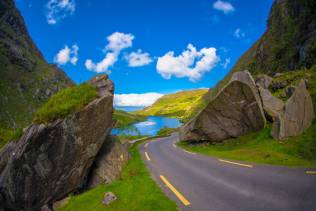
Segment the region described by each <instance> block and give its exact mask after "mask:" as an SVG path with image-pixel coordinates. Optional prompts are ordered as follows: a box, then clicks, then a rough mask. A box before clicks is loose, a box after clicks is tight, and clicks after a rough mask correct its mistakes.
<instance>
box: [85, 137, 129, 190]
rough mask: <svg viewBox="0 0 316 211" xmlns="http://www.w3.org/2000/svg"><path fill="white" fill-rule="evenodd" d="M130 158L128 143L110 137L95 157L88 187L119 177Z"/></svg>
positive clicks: (109, 181)
mask: <svg viewBox="0 0 316 211" xmlns="http://www.w3.org/2000/svg"><path fill="white" fill-rule="evenodd" d="M128 159H129V153H128V144H127V143H126V144H121V143H120V141H119V140H118V139H117V138H114V137H112V136H111V137H109V138H108V139H107V141H105V142H104V144H103V146H102V147H101V149H100V151H99V153H98V155H97V157H96V159H95V162H94V164H93V168H92V171H91V176H90V178H89V180H88V187H89V188H92V187H95V186H97V185H99V184H108V183H111V182H113V181H114V180H116V179H119V177H120V175H121V170H122V167H123V166H124V164H125V163H126V162H127V161H128Z"/></svg>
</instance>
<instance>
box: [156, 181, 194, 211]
mask: <svg viewBox="0 0 316 211" xmlns="http://www.w3.org/2000/svg"><path fill="white" fill-rule="evenodd" d="M160 179H161V180H162V181H163V182H164V183H165V184H166V185H167V187H168V188H169V189H170V190H171V191H172V192H173V193H174V194H175V195H176V196H177V197H178V199H179V200H180V201H181V202H182V203H183V204H184V206H188V205H190V202H189V201H188V200H187V199H186V198H185V197H184V196H183V195H182V194H181V193H180V192H179V191H177V189H175V187H173V186H172V185H171V184H170V182H169V181H168V180H167V179H166V178H165V177H164V176H163V175H160Z"/></svg>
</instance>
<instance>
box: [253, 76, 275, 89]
mask: <svg viewBox="0 0 316 211" xmlns="http://www.w3.org/2000/svg"><path fill="white" fill-rule="evenodd" d="M272 81H273V78H271V77H270V76H267V75H265V74H262V75H259V76H258V77H257V79H256V84H257V85H258V86H259V87H262V88H264V89H268V88H269V86H270V84H271V82H272Z"/></svg>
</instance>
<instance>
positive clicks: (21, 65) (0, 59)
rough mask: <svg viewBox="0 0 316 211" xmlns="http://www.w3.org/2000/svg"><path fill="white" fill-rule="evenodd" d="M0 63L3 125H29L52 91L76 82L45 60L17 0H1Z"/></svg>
mask: <svg viewBox="0 0 316 211" xmlns="http://www.w3.org/2000/svg"><path fill="white" fill-rule="evenodd" d="M0 67H1V68H0V128H19V127H25V126H26V125H28V124H29V123H30V122H31V121H32V119H33V115H34V113H35V111H36V109H37V108H39V107H40V106H41V105H42V104H43V103H44V102H45V101H46V100H47V99H48V98H49V97H50V96H51V95H52V94H54V93H56V92H58V91H60V90H62V89H63V88H65V87H68V86H70V85H72V84H73V83H72V82H71V80H70V79H68V77H67V76H66V75H65V74H64V72H63V71H62V70H60V69H58V68H57V67H56V66H54V65H49V64H47V62H46V61H45V60H44V58H43V56H42V54H41V53H40V51H39V50H38V49H37V47H36V46H35V44H34V42H33V41H32V39H31V37H30V36H29V34H28V31H27V28H26V26H25V24H24V20H23V18H22V16H21V15H20V13H19V11H18V10H17V9H16V7H15V4H14V1H13V0H3V1H0Z"/></svg>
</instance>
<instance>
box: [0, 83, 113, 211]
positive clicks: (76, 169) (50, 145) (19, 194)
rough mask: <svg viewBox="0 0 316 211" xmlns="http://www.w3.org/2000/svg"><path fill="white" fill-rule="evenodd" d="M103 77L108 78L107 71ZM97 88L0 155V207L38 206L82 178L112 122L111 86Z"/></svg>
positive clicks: (72, 187) (33, 127) (32, 128)
mask: <svg viewBox="0 0 316 211" xmlns="http://www.w3.org/2000/svg"><path fill="white" fill-rule="evenodd" d="M103 80H105V81H104V83H105V84H112V82H111V81H110V80H109V79H107V77H103ZM92 84H93V83H92ZM94 85H95V84H94ZM95 86H97V85H95ZM97 87H98V86H97ZM109 87H111V86H109ZM99 93H100V96H99V98H96V99H94V100H93V101H92V102H90V103H89V104H88V105H87V106H85V107H84V108H83V109H81V111H79V112H76V113H74V114H72V115H69V116H67V117H66V118H64V119H59V120H56V121H53V122H50V123H48V124H47V125H44V124H40V125H38V124H32V125H30V126H29V127H28V128H27V129H26V131H25V133H24V135H23V136H22V137H21V138H20V140H18V142H17V143H16V146H15V147H14V149H13V150H12V148H10V149H9V151H10V152H11V156H10V157H9V158H7V156H4V157H6V160H5V161H4V162H3V163H4V165H5V166H4V167H3V168H2V169H3V170H2V171H1V172H0V205H1V206H0V207H2V208H4V209H8V210H21V209H24V210H38V209H39V208H40V207H42V206H43V205H45V204H52V203H53V202H54V201H56V200H58V199H61V198H63V197H65V196H66V195H67V194H68V193H70V192H72V191H74V190H75V189H77V188H78V187H79V186H80V185H81V184H82V182H83V180H84V178H85V177H86V175H87V172H88V170H89V169H90V167H91V165H92V163H93V162H94V159H95V156H96V155H97V154H98V152H99V150H100V148H101V146H102V145H103V143H104V141H105V140H106V137H107V136H108V135H109V133H110V131H111V127H112V124H113V123H112V112H113V89H109V90H107V91H104V90H103V91H102V92H99ZM9 147H10V146H9ZM0 163H2V162H1V161H0Z"/></svg>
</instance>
